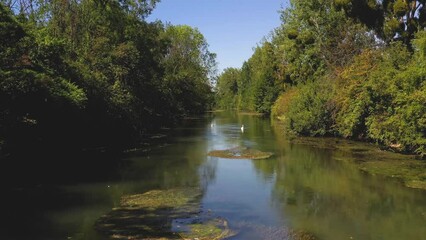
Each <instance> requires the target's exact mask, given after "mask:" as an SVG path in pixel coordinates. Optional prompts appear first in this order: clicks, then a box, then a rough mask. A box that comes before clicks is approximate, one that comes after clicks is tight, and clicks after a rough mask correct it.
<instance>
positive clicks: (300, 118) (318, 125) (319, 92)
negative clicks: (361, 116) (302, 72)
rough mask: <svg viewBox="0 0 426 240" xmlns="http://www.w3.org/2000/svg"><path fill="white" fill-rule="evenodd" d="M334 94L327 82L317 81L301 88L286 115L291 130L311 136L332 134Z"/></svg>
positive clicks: (291, 100) (291, 101)
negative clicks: (332, 100)
mask: <svg viewBox="0 0 426 240" xmlns="http://www.w3.org/2000/svg"><path fill="white" fill-rule="evenodd" d="M332 92H333V89H332V86H331V85H330V84H329V83H327V82H320V81H316V82H310V83H307V84H304V85H302V86H300V87H299V88H298V90H297V93H296V94H294V96H293V98H292V99H290V103H289V106H288V109H287V112H286V113H285V114H284V116H285V121H286V123H287V124H288V126H287V127H288V128H289V130H290V131H293V132H295V133H297V134H303V135H310V136H323V135H327V134H330V133H332V129H331V126H332V125H333V118H332V117H331V116H332V113H333V110H334V106H333V104H332V103H331V97H332Z"/></svg>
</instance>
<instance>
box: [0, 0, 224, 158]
mask: <svg viewBox="0 0 426 240" xmlns="http://www.w3.org/2000/svg"><path fill="white" fill-rule="evenodd" d="M156 2H157V1H155V0H125V1H113V0H82V1H69V0H67V1H58V0H52V1H37V0H36V1H28V0H20V1H7V0H2V1H1V3H0V36H1V38H0V41H1V42H0V113H1V115H0V139H4V140H5V141H6V144H7V146H9V149H10V150H13V149H12V147H14V146H21V147H25V146H34V147H36V146H47V145H49V144H52V146H56V145H61V146H67V147H76V148H81V147H97V146H118V147H120V146H126V145H128V144H130V143H132V142H134V141H135V140H137V139H138V138H139V137H140V136H141V134H142V133H144V132H147V131H148V130H152V129H155V128H158V127H161V126H165V125H170V124H172V123H173V122H174V121H175V120H176V119H178V118H179V117H181V116H183V115H187V114H193V113H198V112H201V111H204V110H207V108H208V107H209V106H210V105H209V102H211V99H212V98H213V95H212V90H211V80H212V79H214V77H215V76H214V74H215V67H216V63H215V55H214V54H213V53H210V52H209V50H208V44H207V42H206V40H205V39H204V37H203V35H202V34H201V33H200V32H199V31H198V30H197V29H193V28H191V27H189V26H164V25H163V24H162V23H161V22H153V23H148V22H146V21H145V20H144V19H145V17H146V16H147V15H148V14H149V13H150V12H151V11H152V9H153V8H154V7H155V4H156ZM23 136H25V137H23Z"/></svg>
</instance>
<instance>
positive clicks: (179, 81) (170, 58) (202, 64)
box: [162, 25, 216, 114]
mask: <svg viewBox="0 0 426 240" xmlns="http://www.w3.org/2000/svg"><path fill="white" fill-rule="evenodd" d="M164 38H165V39H166V40H167V41H168V42H169V43H170V44H169V46H168V47H167V53H166V57H165V58H164V59H163V62H162V65H163V66H164V70H165V77H164V78H165V88H166V89H168V90H169V92H168V94H169V96H170V104H173V105H175V108H176V109H177V111H178V113H179V114H191V113H200V112H202V111H204V110H205V109H206V108H207V107H208V105H209V104H208V101H209V100H210V97H211V94H212V92H211V90H210V82H209V80H210V79H211V78H212V77H213V76H214V74H215V70H216V62H215V56H216V55H215V54H213V53H211V52H209V50H208V44H207V41H206V40H205V38H204V36H203V35H202V34H201V33H200V32H199V31H198V30H197V29H194V28H191V27H189V26H186V25H182V26H167V27H166V30H165V32H164Z"/></svg>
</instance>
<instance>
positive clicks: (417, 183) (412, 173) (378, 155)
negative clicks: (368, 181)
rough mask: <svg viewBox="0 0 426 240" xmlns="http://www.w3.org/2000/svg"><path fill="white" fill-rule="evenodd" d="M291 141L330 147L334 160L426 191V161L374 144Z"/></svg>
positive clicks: (313, 140)
mask: <svg viewBox="0 0 426 240" xmlns="http://www.w3.org/2000/svg"><path fill="white" fill-rule="evenodd" d="M292 143H295V144H302V145H309V146H311V147H314V148H321V149H331V150H333V158H334V159H336V160H341V161H347V162H353V163H355V164H356V165H357V167H358V168H359V169H361V170H362V171H365V172H367V173H369V174H373V175H381V176H384V177H390V178H396V179H400V180H401V181H402V182H403V183H404V185H405V186H407V187H410V188H417V189H424V190H426V173H425V169H426V161H422V160H418V159H416V157H417V156H415V155H404V154H400V153H394V152H389V151H383V150H381V149H379V147H378V146H377V145H373V144H368V143H363V142H356V141H350V140H345V139H337V138H310V137H299V138H296V139H293V140H292Z"/></svg>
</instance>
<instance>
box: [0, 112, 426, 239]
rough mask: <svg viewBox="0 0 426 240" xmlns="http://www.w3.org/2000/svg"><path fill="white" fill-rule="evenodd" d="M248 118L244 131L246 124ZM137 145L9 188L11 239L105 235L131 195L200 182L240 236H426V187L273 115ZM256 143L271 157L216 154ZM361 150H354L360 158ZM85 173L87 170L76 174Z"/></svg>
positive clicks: (206, 125)
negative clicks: (60, 178)
mask: <svg viewBox="0 0 426 240" xmlns="http://www.w3.org/2000/svg"><path fill="white" fill-rule="evenodd" d="M242 124H244V126H245V128H244V132H241V129H240V127H241V125H242ZM166 134H167V137H161V136H160V137H161V138H154V139H153V140H152V143H150V144H145V145H144V146H141V149H139V150H136V151H133V152H130V153H127V154H126V155H125V156H124V159H122V161H121V163H122V164H120V165H119V166H117V167H115V168H114V169H113V170H112V171H113V172H112V173H111V174H102V171H103V170H102V168H100V170H99V172H96V171H95V172H93V174H94V175H96V174H99V175H101V176H105V175H106V177H100V178H97V179H96V180H93V179H92V180H80V181H78V183H75V182H72V181H71V182H67V183H55V182H48V183H46V182H44V183H43V184H37V185H31V184H28V185H26V186H13V187H9V188H7V187H6V188H5V196H4V197H2V198H3V200H2V206H3V207H4V208H5V211H4V212H5V213H4V214H3V218H4V221H3V222H6V223H3V224H2V225H1V226H0V230H1V232H2V234H3V237H0V238H1V239H46V240H49V239H95V240H96V239H104V238H105V237H104V236H102V235H100V234H99V233H98V232H96V231H95V230H94V227H93V226H94V224H95V221H96V220H97V219H98V218H99V217H100V216H102V215H103V214H106V213H108V212H109V211H110V210H111V209H112V208H113V207H116V206H118V204H119V199H120V197H121V196H122V195H125V194H135V193H143V192H146V191H149V190H153V189H170V188H176V187H200V188H202V189H203V196H202V199H201V200H200V206H201V207H202V208H203V210H205V211H209V212H212V213H214V214H215V215H216V216H220V217H223V218H225V219H227V220H228V222H229V225H230V227H231V228H234V229H238V230H240V233H239V234H238V235H237V236H235V237H232V239H245V240H247V239H281V238H280V236H279V234H278V235H276V234H277V233H279V232H280V230H281V229H294V230H298V231H306V232H309V233H311V234H313V235H314V236H316V237H317V238H318V239H329V240H334V239H336V240H337V239H339V240H340V239H364V240H369V239H374V240H377V239H386V240H392V239H395V240H396V239H398V240H400V239H424V238H425V236H426V194H425V192H424V191H421V190H414V189H409V188H406V187H404V186H403V185H402V184H401V183H399V182H398V181H397V180H394V179H385V178H382V177H379V176H371V175H368V174H365V173H363V172H361V171H359V169H358V168H357V166H356V165H354V164H353V163H351V162H347V161H341V160H340V161H339V160H336V158H337V156H338V158H339V159H341V158H342V154H341V153H337V152H336V151H335V150H332V149H321V148H318V147H315V146H310V145H298V144H292V143H291V142H290V141H288V139H286V137H285V135H284V134H283V132H282V129H281V128H279V127H277V126H275V124H272V123H271V121H270V120H269V119H264V118H260V117H256V116H248V115H238V114H233V113H215V114H209V115H206V116H204V117H202V118H200V119H192V120H186V121H184V122H183V123H182V124H181V125H180V126H179V127H177V128H176V129H173V130H168V131H167V133H166ZM239 146H241V147H250V148H255V149H258V150H261V151H266V152H273V153H274V155H273V157H271V158H270V159H266V160H248V159H238V160H232V159H222V158H217V157H209V156H207V153H208V152H209V151H211V150H221V149H227V148H232V147H239ZM351 157H352V158H353V156H351ZM76 174H77V175H78V173H76Z"/></svg>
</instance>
